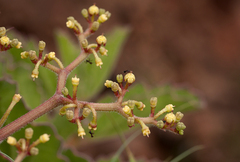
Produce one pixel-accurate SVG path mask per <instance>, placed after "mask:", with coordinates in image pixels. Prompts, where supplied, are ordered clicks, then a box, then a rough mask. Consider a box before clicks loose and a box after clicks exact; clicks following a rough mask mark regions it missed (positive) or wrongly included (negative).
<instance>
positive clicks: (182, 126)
mask: <svg viewBox="0 0 240 162" xmlns="http://www.w3.org/2000/svg"><path fill="white" fill-rule="evenodd" d="M176 129H177V130H178V131H180V130H184V129H186V126H185V124H184V123H183V122H178V123H177V125H176Z"/></svg>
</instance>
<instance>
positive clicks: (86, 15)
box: [81, 8, 88, 18]
mask: <svg viewBox="0 0 240 162" xmlns="http://www.w3.org/2000/svg"><path fill="white" fill-rule="evenodd" d="M81 13H82V15H83V17H84V18H88V10H87V9H86V8H84V9H82V12H81Z"/></svg>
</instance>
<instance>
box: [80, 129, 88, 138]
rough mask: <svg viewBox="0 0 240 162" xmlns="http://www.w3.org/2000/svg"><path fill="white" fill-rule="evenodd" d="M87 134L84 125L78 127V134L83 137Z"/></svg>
mask: <svg viewBox="0 0 240 162" xmlns="http://www.w3.org/2000/svg"><path fill="white" fill-rule="evenodd" d="M85 135H86V133H85V131H84V129H83V127H79V128H78V136H80V137H82V138H83V136H85Z"/></svg>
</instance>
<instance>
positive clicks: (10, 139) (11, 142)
mask: <svg viewBox="0 0 240 162" xmlns="http://www.w3.org/2000/svg"><path fill="white" fill-rule="evenodd" d="M7 143H8V144H9V145H12V146H15V145H16V144H17V140H16V138H14V137H12V136H9V137H8V138H7Z"/></svg>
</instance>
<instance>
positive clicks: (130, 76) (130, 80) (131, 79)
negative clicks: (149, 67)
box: [124, 73, 135, 84]
mask: <svg viewBox="0 0 240 162" xmlns="http://www.w3.org/2000/svg"><path fill="white" fill-rule="evenodd" d="M124 80H125V82H128V83H130V84H131V83H133V82H134V81H135V75H134V74H133V73H127V74H126V75H125V76H124Z"/></svg>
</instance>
